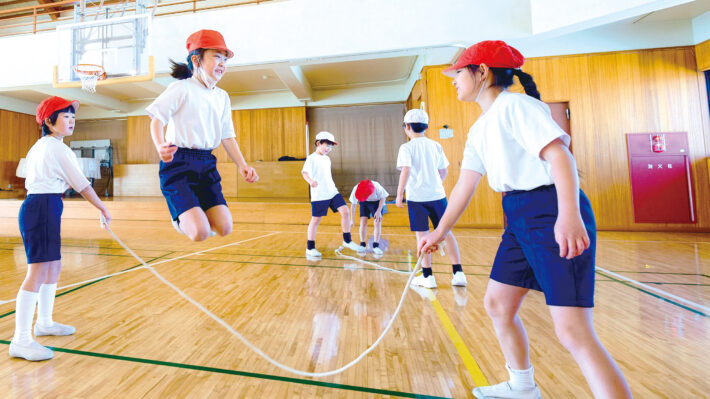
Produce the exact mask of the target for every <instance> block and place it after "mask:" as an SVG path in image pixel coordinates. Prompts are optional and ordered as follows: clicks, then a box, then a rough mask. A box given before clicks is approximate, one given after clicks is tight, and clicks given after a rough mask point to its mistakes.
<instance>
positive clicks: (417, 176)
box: [397, 109, 466, 288]
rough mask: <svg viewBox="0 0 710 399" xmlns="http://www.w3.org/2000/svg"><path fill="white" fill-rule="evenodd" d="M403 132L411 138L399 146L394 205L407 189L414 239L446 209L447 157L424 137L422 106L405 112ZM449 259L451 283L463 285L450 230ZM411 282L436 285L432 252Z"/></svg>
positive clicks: (426, 120) (426, 118) (425, 118)
mask: <svg viewBox="0 0 710 399" xmlns="http://www.w3.org/2000/svg"><path fill="white" fill-rule="evenodd" d="M402 127H404V132H405V133H406V134H407V136H408V137H409V138H410V139H411V140H410V141H409V142H407V143H404V144H402V145H401V146H400V147H399V154H398V155H397V169H399V170H400V171H401V173H400V175H399V186H398V187H397V206H398V207H400V208H402V207H404V205H402V196H403V195H404V192H405V187H406V192H407V210H408V211H409V227H410V228H411V230H412V231H413V232H415V234H416V236H417V243H418V242H419V240H420V239H421V237H423V236H424V235H425V234H426V233H428V232H429V220H431V223H432V224H433V225H434V228H436V227H437V226H438V225H439V220H441V216H442V215H443V214H444V211H445V210H446V192H445V191H444V185H443V184H442V180H443V179H444V178H445V177H446V174H447V171H446V168H447V167H448V166H449V161H448V159H446V155H444V150H443V148H441V144H439V143H437V142H436V141H434V140H432V139H430V138H427V137H426V136H425V134H426V130H427V128H428V127H429V115H427V113H426V112H425V111H423V110H421V109H412V110H409V111H408V112H407V113H406V114H405V115H404V124H403V125H402ZM445 242H446V246H447V250H448V251H447V252H448V253H449V259H451V263H452V270H453V278H452V279H451V285H454V286H465V285H466V276H465V275H464V274H463V270H462V269H461V260H460V256H459V247H458V244H457V242H456V238H455V237H454V235H453V233H451V232H449V233H448V234H447V236H446V238H445ZM412 284H414V285H420V286H422V287H425V288H436V280H434V275H433V274H432V270H431V255H429V254H428V255H426V256H425V257H424V259H423V260H422V274H421V275H420V276H417V277H415V278H414V280H412Z"/></svg>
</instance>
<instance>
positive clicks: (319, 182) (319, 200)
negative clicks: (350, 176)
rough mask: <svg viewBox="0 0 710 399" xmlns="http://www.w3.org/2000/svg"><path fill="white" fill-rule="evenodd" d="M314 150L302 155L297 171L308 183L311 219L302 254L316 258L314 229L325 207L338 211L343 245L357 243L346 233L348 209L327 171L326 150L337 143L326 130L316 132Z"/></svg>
mask: <svg viewBox="0 0 710 399" xmlns="http://www.w3.org/2000/svg"><path fill="white" fill-rule="evenodd" d="M315 143H316V150H315V151H314V152H313V153H312V154H311V155H309V156H308V157H306V162H304V164H303V169H301V174H303V178H304V179H305V180H306V181H307V182H308V184H309V185H310V186H311V216H312V217H311V222H310V223H308V241H307V243H306V245H307V246H306V258H309V259H318V258H320V257H321V256H322V255H321V253H320V252H319V251H318V250H317V249H316V229H318V224H320V220H321V218H322V217H323V216H325V215H327V214H328V208H330V209H331V210H332V211H333V212H340V225H341V227H342V228H343V246H344V247H346V248H350V249H352V250H353V251H357V250H358V248H359V246H358V245H357V244H356V243H354V242H353V240H352V238H351V237H350V213H349V212H348V206H347V205H346V204H345V200H344V199H343V196H342V195H340V193H339V192H338V189H337V187H335V182H334V181H333V176H332V175H331V172H330V158H329V157H328V154H329V153H330V152H331V151H332V150H333V146H336V145H338V143H337V142H336V141H335V136H333V134H332V133H330V132H320V133H318V134H317V135H316V140H315Z"/></svg>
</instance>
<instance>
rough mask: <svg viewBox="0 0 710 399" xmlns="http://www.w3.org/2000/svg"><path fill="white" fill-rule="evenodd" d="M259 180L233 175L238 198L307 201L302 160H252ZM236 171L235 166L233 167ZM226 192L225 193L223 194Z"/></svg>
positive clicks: (307, 192)
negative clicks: (254, 180) (253, 181)
mask: <svg viewBox="0 0 710 399" xmlns="http://www.w3.org/2000/svg"><path fill="white" fill-rule="evenodd" d="M252 166H253V167H254V168H256V171H257V173H258V174H259V181H258V182H256V183H247V182H245V181H244V179H242V177H241V175H237V176H235V179H236V183H237V193H236V194H235V195H236V196H237V197H238V198H292V199H294V200H295V199H299V200H302V201H309V186H308V183H306V181H305V180H303V176H302V175H301V168H302V167H303V161H293V162H254V163H252ZM234 170H235V173H236V168H234ZM226 195H227V194H226V193H225V196H226Z"/></svg>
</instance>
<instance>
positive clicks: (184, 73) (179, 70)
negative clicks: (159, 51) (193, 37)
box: [169, 48, 205, 80]
mask: <svg viewBox="0 0 710 399" xmlns="http://www.w3.org/2000/svg"><path fill="white" fill-rule="evenodd" d="M204 53H205V49H203V48H198V49H197V50H192V51H190V54H188V55H187V63H185V64H182V63H178V62H175V61H173V60H169V61H170V69H171V71H170V76H172V77H174V78H175V79H179V80H183V79H187V78H190V77H192V71H193V69H194V66H193V65H192V56H193V55H196V56H197V59H198V60H202V56H203V55H204Z"/></svg>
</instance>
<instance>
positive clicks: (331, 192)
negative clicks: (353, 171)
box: [301, 152, 338, 201]
mask: <svg viewBox="0 0 710 399" xmlns="http://www.w3.org/2000/svg"><path fill="white" fill-rule="evenodd" d="M303 172H306V173H308V177H310V178H311V180H315V181H317V182H318V186H316V187H311V201H324V200H329V199H331V198H333V197H335V195H336V194H338V188H337V187H335V182H334V181H333V175H332V174H331V173H330V158H329V157H328V156H327V155H321V154H319V153H317V152H314V153H312V154H311V155H309V156H307V157H306V162H304V163H303V169H301V173H303Z"/></svg>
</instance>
